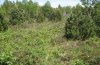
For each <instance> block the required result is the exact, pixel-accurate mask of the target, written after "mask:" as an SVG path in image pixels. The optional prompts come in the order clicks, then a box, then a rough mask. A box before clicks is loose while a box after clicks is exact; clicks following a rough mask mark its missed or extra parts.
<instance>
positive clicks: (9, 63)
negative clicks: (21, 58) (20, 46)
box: [0, 52, 16, 65]
mask: <svg viewBox="0 0 100 65" xmlns="http://www.w3.org/2000/svg"><path fill="white" fill-rule="evenodd" d="M15 60H16V59H15V58H14V57H13V55H12V53H11V52H10V53H9V52H4V53H1V54H0V65H13V64H14V62H15Z"/></svg>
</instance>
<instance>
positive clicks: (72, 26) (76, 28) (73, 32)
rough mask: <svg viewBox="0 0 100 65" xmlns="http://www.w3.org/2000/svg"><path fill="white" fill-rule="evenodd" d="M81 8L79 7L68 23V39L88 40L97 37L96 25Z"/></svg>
mask: <svg viewBox="0 0 100 65" xmlns="http://www.w3.org/2000/svg"><path fill="white" fill-rule="evenodd" d="M81 11H82V9H81V7H79V6H77V7H76V8H75V10H74V11H73V13H72V14H71V16H70V17H69V18H68V19H67V23H66V27H65V29H66V37H67V38H73V39H82V40H84V39H87V38H90V37H93V36H95V23H94V21H93V19H92V17H91V16H90V15H84V14H83V13H82V12H81Z"/></svg>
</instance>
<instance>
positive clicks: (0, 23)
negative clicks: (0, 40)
mask: <svg viewBox="0 0 100 65" xmlns="http://www.w3.org/2000/svg"><path fill="white" fill-rule="evenodd" d="M7 29H8V25H7V22H6V21H5V20H4V16H3V15H2V14H1V13H0V31H6V30H7Z"/></svg>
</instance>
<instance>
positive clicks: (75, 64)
mask: <svg viewBox="0 0 100 65" xmlns="http://www.w3.org/2000/svg"><path fill="white" fill-rule="evenodd" d="M71 65H87V64H85V63H84V62H83V60H80V59H76V60H73V61H72V62H71Z"/></svg>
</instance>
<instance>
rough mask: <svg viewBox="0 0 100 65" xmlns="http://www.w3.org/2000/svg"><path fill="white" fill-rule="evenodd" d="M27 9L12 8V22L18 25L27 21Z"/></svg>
mask: <svg viewBox="0 0 100 65" xmlns="http://www.w3.org/2000/svg"><path fill="white" fill-rule="evenodd" d="M26 16H27V15H25V11H24V10H23V9H18V8H15V9H12V10H11V12H10V24H12V25H16V24H21V23H23V22H25V20H26Z"/></svg>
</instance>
